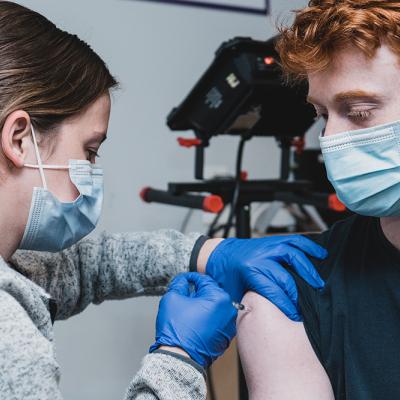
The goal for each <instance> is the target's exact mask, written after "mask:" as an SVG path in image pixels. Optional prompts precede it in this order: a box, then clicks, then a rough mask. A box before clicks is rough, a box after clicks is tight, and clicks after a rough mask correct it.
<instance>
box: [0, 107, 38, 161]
mask: <svg viewBox="0 0 400 400" xmlns="http://www.w3.org/2000/svg"><path fill="white" fill-rule="evenodd" d="M31 144H32V141H31V122H30V117H29V114H28V113H27V112H25V111H22V110H18V111H14V112H13V113H11V114H10V115H9V116H8V117H7V119H6V121H5V123H4V125H3V129H2V132H1V147H2V150H3V153H4V155H5V157H6V158H7V159H8V160H9V161H10V162H11V163H12V164H13V165H14V166H15V167H17V168H22V167H23V166H24V163H25V162H26V158H27V155H28V149H29V148H30V147H31Z"/></svg>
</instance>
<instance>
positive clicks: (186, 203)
mask: <svg viewBox="0 0 400 400" xmlns="http://www.w3.org/2000/svg"><path fill="white" fill-rule="evenodd" d="M140 197H141V198H142V200H143V201H145V202H146V203H162V204H170V205H173V206H180V207H187V208H194V209H198V210H203V211H206V212H210V213H213V214H218V213H219V212H221V211H222V210H223V208H224V206H225V205H224V202H223V200H222V198H221V197H220V196H215V195H210V196H194V195H189V194H185V195H173V194H171V193H169V192H167V191H165V190H156V189H152V188H149V187H147V188H144V189H143V190H142V191H141V192H140Z"/></svg>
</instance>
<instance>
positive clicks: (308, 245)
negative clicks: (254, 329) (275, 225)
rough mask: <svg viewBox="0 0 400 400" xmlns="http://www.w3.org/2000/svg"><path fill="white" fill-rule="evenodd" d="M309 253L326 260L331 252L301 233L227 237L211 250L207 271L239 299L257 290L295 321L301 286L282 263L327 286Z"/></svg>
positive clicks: (235, 298) (297, 317)
mask: <svg viewBox="0 0 400 400" xmlns="http://www.w3.org/2000/svg"><path fill="white" fill-rule="evenodd" d="M306 254H308V255H309V256H312V257H316V258H319V259H324V258H326V256H327V254H328V253H327V251H326V250H325V249H323V248H322V247H320V246H319V245H317V244H316V243H314V242H313V241H311V240H309V239H307V238H306V237H304V236H301V235H289V236H270V237H265V238H260V239H226V240H224V241H222V242H221V243H220V244H219V245H218V246H217V247H216V248H215V249H214V251H213V252H212V253H211V255H210V257H209V259H208V262H207V265H206V274H208V275H210V276H211V277H212V278H213V279H214V280H216V281H217V282H218V284H219V285H220V286H221V287H222V288H223V289H224V290H226V291H227V292H228V293H229V294H230V295H231V297H232V300H234V301H236V302H240V301H241V300H242V297H243V296H244V294H245V293H246V292H248V291H253V292H257V293H258V294H259V295H261V296H263V297H266V298H267V299H268V300H270V301H271V302H272V303H274V304H275V305H276V306H277V307H278V308H279V309H280V310H281V311H282V312H283V313H285V314H286V315H287V316H288V317H289V318H290V319H291V320H293V321H301V320H302V318H301V315H300V312H299V310H298V302H297V298H298V294H297V287H296V284H295V281H294V279H293V277H292V275H290V273H289V272H288V271H287V270H286V269H285V268H284V267H283V266H282V264H287V265H290V266H291V267H292V268H293V269H294V270H295V271H296V272H297V273H298V274H299V275H300V276H301V277H302V278H303V279H304V280H305V281H306V282H308V283H309V284H310V285H311V286H313V287H315V288H322V287H324V285H325V284H324V281H323V280H322V279H321V278H320V276H319V275H318V272H317V271H316V269H315V268H314V265H313V264H312V263H311V261H310V260H309V259H308V258H307V256H306Z"/></svg>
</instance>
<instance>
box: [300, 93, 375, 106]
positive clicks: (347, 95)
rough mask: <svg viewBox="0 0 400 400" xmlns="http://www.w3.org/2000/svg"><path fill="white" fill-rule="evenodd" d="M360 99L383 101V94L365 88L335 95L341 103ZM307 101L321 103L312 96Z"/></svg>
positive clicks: (336, 100) (337, 101) (335, 98)
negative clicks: (367, 90)
mask: <svg viewBox="0 0 400 400" xmlns="http://www.w3.org/2000/svg"><path fill="white" fill-rule="evenodd" d="M360 99H371V100H375V101H381V100H382V96H380V95H378V94H377V93H372V92H366V91H364V90H350V91H348V92H340V93H338V94H336V95H335V97H334V101H335V103H340V102H342V101H345V100H360ZM307 102H308V103H311V104H317V105H319V103H318V100H316V99H314V98H313V97H311V96H307Z"/></svg>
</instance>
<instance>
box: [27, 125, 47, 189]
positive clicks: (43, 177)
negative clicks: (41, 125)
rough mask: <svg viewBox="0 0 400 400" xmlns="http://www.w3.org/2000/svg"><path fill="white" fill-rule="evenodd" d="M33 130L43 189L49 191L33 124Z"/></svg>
mask: <svg viewBox="0 0 400 400" xmlns="http://www.w3.org/2000/svg"><path fill="white" fill-rule="evenodd" d="M31 129H32V137H33V144H34V147H35V153H36V159H37V163H38V168H39V172H40V177H41V178H42V184H43V188H44V189H45V190H47V182H46V177H45V176H44V169H43V164H42V159H41V157H40V153H39V146H38V144H37V140H36V134H35V130H34V129H33V125H32V124H31Z"/></svg>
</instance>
